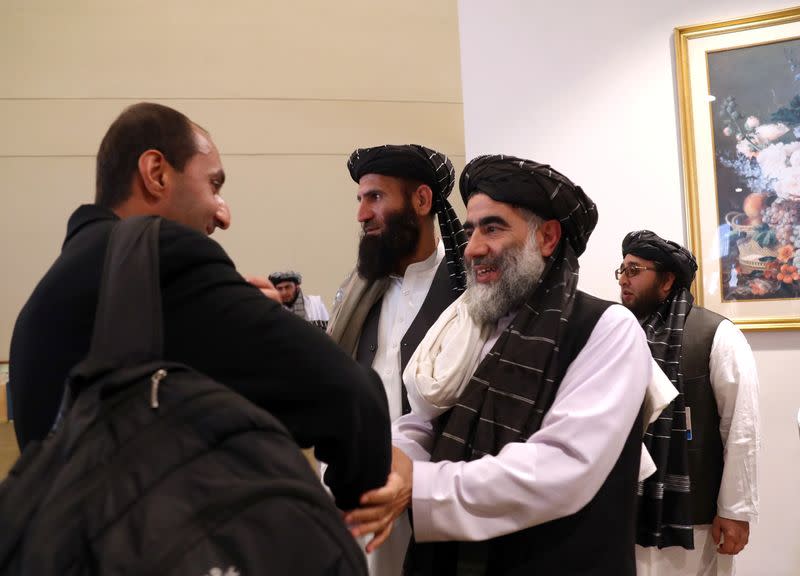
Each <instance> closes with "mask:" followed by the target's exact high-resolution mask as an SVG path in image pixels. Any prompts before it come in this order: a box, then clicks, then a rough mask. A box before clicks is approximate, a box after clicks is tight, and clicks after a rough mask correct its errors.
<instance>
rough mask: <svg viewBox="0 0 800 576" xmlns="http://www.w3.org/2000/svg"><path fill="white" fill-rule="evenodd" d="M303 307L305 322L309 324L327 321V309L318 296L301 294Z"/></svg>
mask: <svg viewBox="0 0 800 576" xmlns="http://www.w3.org/2000/svg"><path fill="white" fill-rule="evenodd" d="M303 305H304V306H305V308H306V320H308V321H309V322H327V321H328V320H329V316H328V309H327V308H325V303H324V302H323V301H322V298H321V297H320V296H315V295H313V294H309V295H308V296H306V295H305V294H303Z"/></svg>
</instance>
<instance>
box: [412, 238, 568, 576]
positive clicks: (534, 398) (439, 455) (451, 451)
mask: <svg viewBox="0 0 800 576" xmlns="http://www.w3.org/2000/svg"><path fill="white" fill-rule="evenodd" d="M578 269H579V267H578V257H577V256H576V254H575V250H574V249H573V247H572V245H571V244H570V243H569V242H562V243H561V247H560V248H559V249H558V250H557V251H556V252H555V253H554V254H553V256H551V257H550V258H549V259H548V263H547V266H546V267H545V270H544V272H543V273H542V276H541V278H540V279H539V284H538V285H537V287H536V289H535V290H534V291H533V293H532V294H531V296H530V297H529V298H528V300H527V301H526V302H525V304H523V306H522V309H521V310H520V311H519V313H518V314H517V315H516V316H515V317H514V319H513V320H512V321H511V324H509V326H508V328H506V329H505V330H504V331H503V333H502V334H501V335H500V338H498V340H497V342H496V343H495V345H494V346H493V347H492V349H491V351H490V352H489V353H488V354H487V355H486V357H485V358H484V359H483V361H481V363H480V364H479V365H478V368H477V369H476V370H475V374H474V375H473V376H472V378H471V379H470V381H469V383H468V384H467V386H466V388H465V390H464V393H463V394H462V395H461V397H460V398H459V400H458V402H457V403H456V405H455V406H454V407H453V408H452V409H451V410H450V411H449V412H446V413H445V414H443V415H442V416H441V417H440V418H439V421H438V422H437V428H438V431H439V434H437V436H436V440H435V444H434V446H433V450H432V452H431V461H432V462H442V461H451V462H459V461H470V460H477V459H479V458H482V457H483V456H486V455H492V456H493V455H496V454H498V453H499V452H500V450H501V449H502V448H503V447H504V446H505V445H506V444H508V443H510V442H526V441H527V440H528V438H529V437H530V436H531V435H532V434H533V433H534V432H536V431H537V430H538V429H539V428H540V427H541V425H542V420H543V419H544V415H545V414H546V413H547V411H548V410H549V409H550V406H551V405H552V404H553V401H554V400H555V397H556V393H557V392H558V387H559V385H560V384H561V380H562V379H563V378H564V374H565V373H566V371H567V368H568V365H565V364H568V363H565V362H563V361H561V360H560V358H559V343H560V342H562V341H563V339H564V337H565V335H566V333H567V331H568V330H576V329H580V328H579V327H576V326H571V325H570V316H571V314H572V309H573V305H574V302H575V295H576V292H577V285H578ZM487 554H488V545H487V543H486V542H438V543H431V544H417V543H414V542H412V545H411V547H410V549H409V552H408V555H407V556H406V565H405V566H404V570H405V573H407V574H417V573H425V574H427V573H428V570H432V572H430V573H431V574H437V576H445V575H449V574H484V573H485V570H486V562H487Z"/></svg>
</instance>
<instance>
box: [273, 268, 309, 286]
mask: <svg viewBox="0 0 800 576" xmlns="http://www.w3.org/2000/svg"><path fill="white" fill-rule="evenodd" d="M269 281H270V282H272V283H273V284H275V285H277V284H280V283H281V282H294V283H295V284H302V282H303V277H302V276H301V275H300V273H299V272H295V271H293V270H287V271H286V272H273V273H272V274H270V275H269Z"/></svg>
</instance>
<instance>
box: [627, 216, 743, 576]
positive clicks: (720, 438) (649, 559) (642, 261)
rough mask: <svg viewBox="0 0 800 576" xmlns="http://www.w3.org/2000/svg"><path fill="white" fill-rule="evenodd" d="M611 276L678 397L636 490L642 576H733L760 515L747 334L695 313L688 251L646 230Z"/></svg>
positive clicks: (651, 436)
mask: <svg viewBox="0 0 800 576" xmlns="http://www.w3.org/2000/svg"><path fill="white" fill-rule="evenodd" d="M622 255H623V257H624V260H623V262H622V265H621V266H620V267H619V269H618V270H615V271H614V275H615V276H616V278H617V281H618V282H619V285H620V298H621V300H622V304H623V305H625V306H626V307H628V308H629V309H630V310H631V311H632V312H633V313H634V314H636V316H637V318H638V319H639V322H640V323H641V325H642V328H643V329H644V331H645V334H646V335H647V341H648V343H649V345H650V350H651V352H652V354H653V358H654V360H655V361H656V362H657V363H658V365H659V366H660V367H661V369H662V370H663V371H664V372H665V374H666V375H667V376H668V377H669V379H670V380H671V382H672V384H673V385H674V386H675V387H676V388H677V389H678V391H679V395H678V396H677V398H676V399H675V400H674V401H673V403H672V404H670V405H669V406H668V407H667V408H666V409H665V410H664V411H663V412H662V413H661V415H660V417H659V419H658V420H657V421H656V422H654V423H653V424H652V425H651V426H650V427H649V428H648V430H647V432H646V434H645V445H646V446H647V449H648V451H649V452H650V454H651V456H652V457H653V460H654V461H655V463H656V466H657V471H656V473H655V474H653V475H652V476H650V477H649V478H648V479H646V480H644V481H643V482H641V483H640V486H639V517H638V521H637V538H636V540H637V544H638V545H637V546H636V564H637V574H638V575H639V576H642V575H649V576H660V575H666V574H669V575H672V574H692V575H694V574H698V575H700V574H702V575H706V574H732V573H733V556H734V555H736V554H738V553H739V552H741V551H742V549H743V548H744V547H745V545H746V544H747V540H748V537H749V533H750V522H751V521H755V520H756V519H757V516H758V490H757V477H756V466H757V458H756V457H757V451H758V448H759V425H758V375H757V373H756V366H755V359H754V358H753V353H752V351H751V350H750V346H749V345H748V343H747V340H746V339H745V337H744V335H743V334H742V332H741V331H740V330H739V329H738V328H736V326H734V325H733V323H731V322H730V321H729V320H727V319H726V318H724V317H722V316H720V315H719V314H715V313H714V312H711V311H709V310H706V309H705V308H701V307H700V306H694V305H693V298H692V295H691V293H690V292H689V287H690V286H691V283H692V281H693V280H694V275H695V272H696V271H697V262H696V261H695V258H694V256H693V255H692V253H691V252H689V251H688V250H686V249H685V248H684V247H682V246H680V245H679V244H676V243H675V242H672V241H669V240H664V239H663V238H661V237H659V236H658V235H656V234H655V233H653V232H650V231H649V230H641V231H636V232H630V233H629V234H628V235H627V236H625V239H624V240H623V241H622Z"/></svg>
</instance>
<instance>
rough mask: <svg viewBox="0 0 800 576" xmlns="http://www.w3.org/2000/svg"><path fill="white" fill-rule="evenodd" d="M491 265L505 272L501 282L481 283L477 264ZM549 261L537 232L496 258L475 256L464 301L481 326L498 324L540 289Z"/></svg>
mask: <svg viewBox="0 0 800 576" xmlns="http://www.w3.org/2000/svg"><path fill="white" fill-rule="evenodd" d="M478 264H491V265H493V266H494V267H495V268H497V269H498V270H499V271H500V272H501V274H500V279H499V280H498V281H497V282H493V283H491V284H479V283H478V281H477V275H476V274H475V268H474V267H475V265H478ZM544 267H545V260H544V258H543V257H542V252H541V250H539V246H538V245H537V244H536V238H535V236H534V233H531V235H530V236H528V239H527V241H526V242H525V244H524V245H523V246H520V247H517V248H512V249H509V250H507V251H506V252H505V254H502V255H501V256H499V257H496V258H475V259H473V260H472V261H471V262H469V264H468V266H467V290H466V291H465V292H464V303H465V304H466V305H467V310H468V311H469V315H470V316H472V319H473V320H475V322H476V323H477V324H478V325H479V326H485V325H487V324H495V323H497V321H498V320H499V319H500V318H502V317H503V316H505V315H506V314H508V313H509V312H511V311H513V310H516V309H517V308H519V307H520V306H522V304H523V303H524V302H525V300H527V299H528V297H529V296H530V295H531V293H533V291H534V290H535V289H536V286H537V285H538V283H539V278H541V276H542V272H544Z"/></svg>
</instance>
